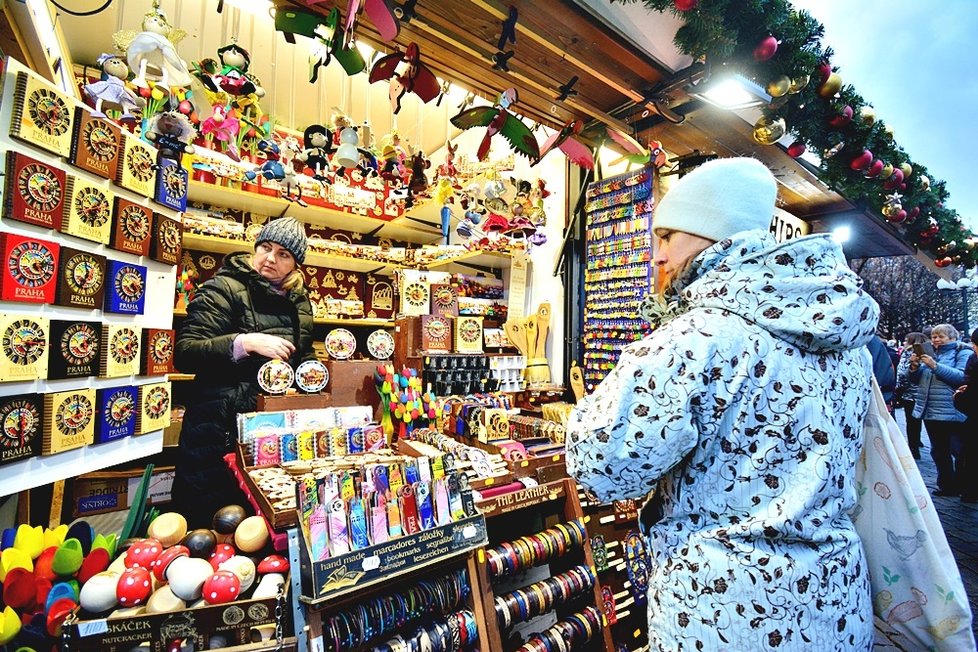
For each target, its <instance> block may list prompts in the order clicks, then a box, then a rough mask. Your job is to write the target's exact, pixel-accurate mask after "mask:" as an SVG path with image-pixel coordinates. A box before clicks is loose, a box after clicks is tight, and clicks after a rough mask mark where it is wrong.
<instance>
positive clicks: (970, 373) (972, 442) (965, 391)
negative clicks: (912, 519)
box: [954, 328, 978, 503]
mask: <svg viewBox="0 0 978 652" xmlns="http://www.w3.org/2000/svg"><path fill="white" fill-rule="evenodd" d="M971 348H972V349H974V352H975V353H974V355H972V356H971V357H970V358H968V364H967V366H965V368H964V385H962V386H961V387H960V388H958V391H956V392H955V393H954V407H955V409H957V411H958V412H961V413H962V414H964V415H965V416H967V417H968V420H967V421H966V422H965V426H964V428H963V429H962V432H964V433H970V434H965V436H964V465H963V466H964V469H963V472H962V473H961V502H962V503H978V477H976V476H975V474H976V473H978V437H975V428H976V426H978V328H976V329H975V330H973V331H972V332H971Z"/></svg>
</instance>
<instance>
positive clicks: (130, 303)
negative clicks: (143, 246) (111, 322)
mask: <svg viewBox="0 0 978 652" xmlns="http://www.w3.org/2000/svg"><path fill="white" fill-rule="evenodd" d="M105 275H106V282H105V305H104V308H103V309H104V310H105V311H106V312H116V313H122V314H127V315H141V314H143V310H144V309H145V307H146V268H145V267H144V266H143V265H136V264H134V263H124V262H121V261H118V260H110V261H108V263H107V264H106V272H105Z"/></svg>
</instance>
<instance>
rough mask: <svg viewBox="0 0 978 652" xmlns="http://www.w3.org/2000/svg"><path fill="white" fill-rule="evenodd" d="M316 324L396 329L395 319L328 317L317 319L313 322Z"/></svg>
mask: <svg viewBox="0 0 978 652" xmlns="http://www.w3.org/2000/svg"><path fill="white" fill-rule="evenodd" d="M313 322H314V323H316V324H325V325H327V326H364V327H367V328H394V320H393V319H368V318H366V317H364V318H363V319H337V318H327V317H316V318H315V319H314V320H313Z"/></svg>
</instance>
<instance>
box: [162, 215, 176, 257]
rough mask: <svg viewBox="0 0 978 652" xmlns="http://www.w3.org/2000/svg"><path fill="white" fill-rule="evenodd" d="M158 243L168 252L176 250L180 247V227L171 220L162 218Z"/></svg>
mask: <svg viewBox="0 0 978 652" xmlns="http://www.w3.org/2000/svg"><path fill="white" fill-rule="evenodd" d="M159 235H160V244H162V245H163V248H164V249H165V250H166V251H169V252H176V250H177V249H178V248H179V247H180V229H179V226H178V225H177V223H176V222H174V221H173V220H162V222H161V223H160V234H159Z"/></svg>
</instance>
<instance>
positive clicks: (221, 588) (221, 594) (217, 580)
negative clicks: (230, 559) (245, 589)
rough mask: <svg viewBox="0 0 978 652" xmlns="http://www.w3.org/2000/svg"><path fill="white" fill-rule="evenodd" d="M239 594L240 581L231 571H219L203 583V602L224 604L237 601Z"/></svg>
mask: <svg viewBox="0 0 978 652" xmlns="http://www.w3.org/2000/svg"><path fill="white" fill-rule="evenodd" d="M240 593H241V580H239V579H238V576H237V575H235V574H234V573H232V572H231V571H226V570H219V571H217V572H216V573H214V574H213V575H211V576H210V577H208V578H207V579H206V580H205V581H204V593H203V595H204V602H206V603H207V604H224V603H225V602H231V601H232V600H235V599H237V597H238V595H240Z"/></svg>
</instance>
